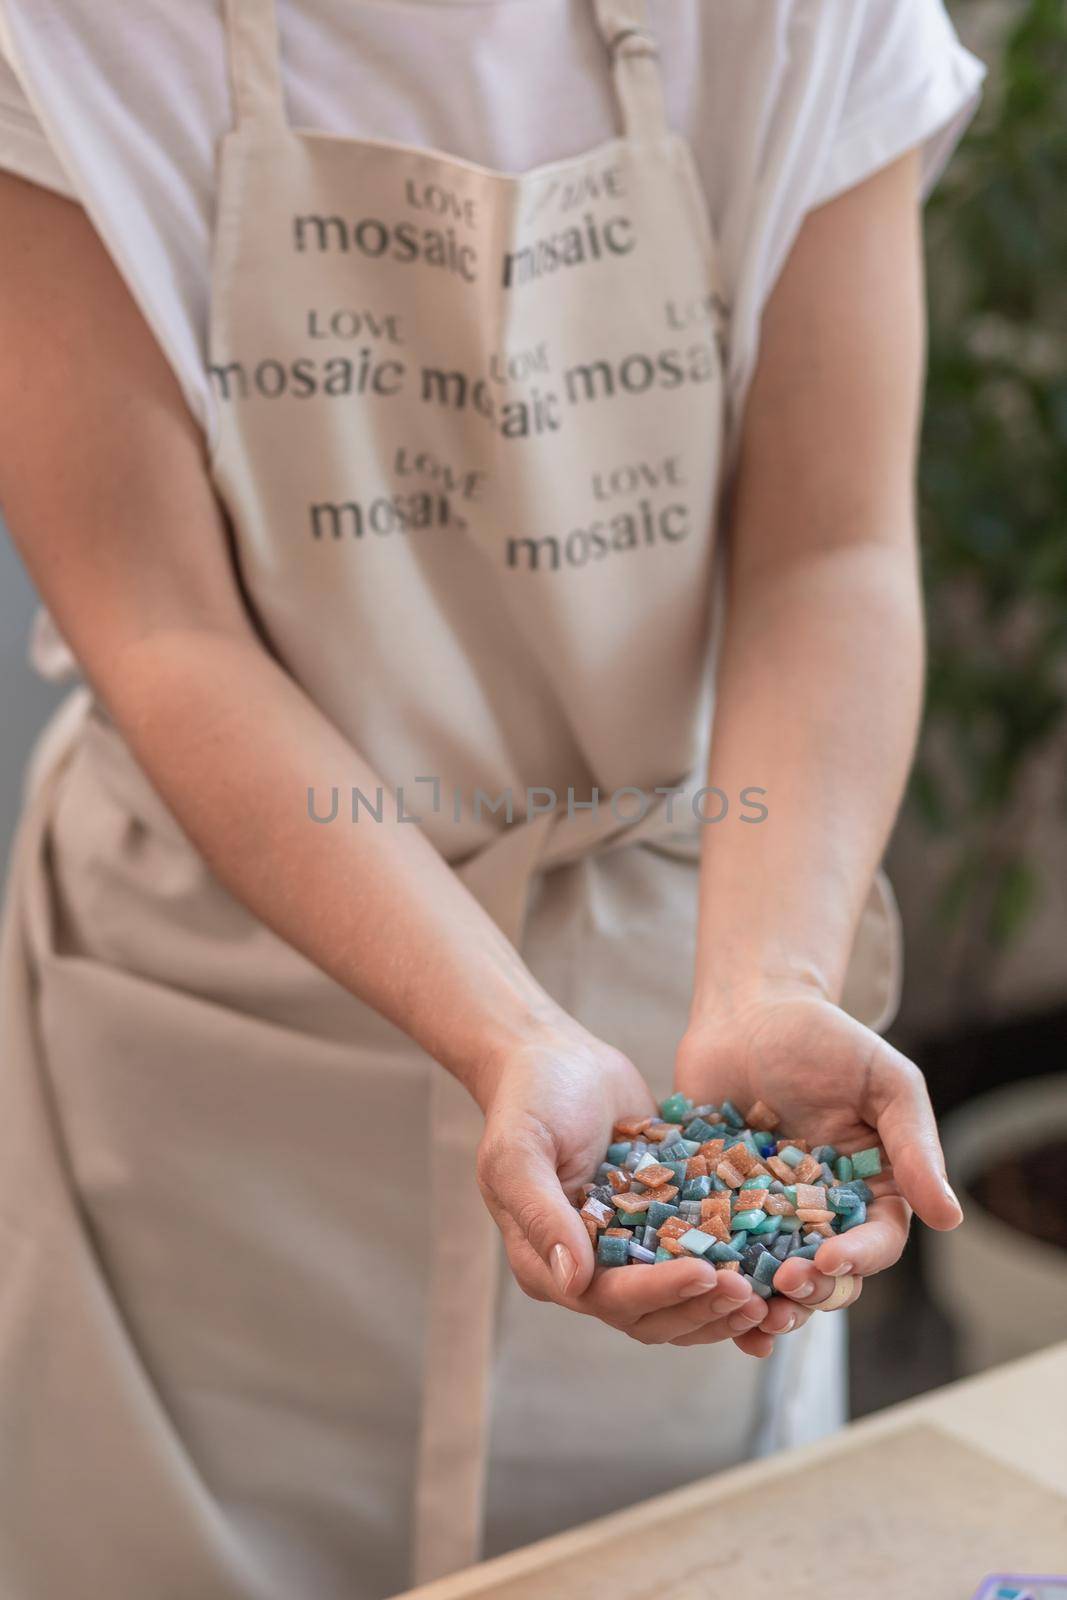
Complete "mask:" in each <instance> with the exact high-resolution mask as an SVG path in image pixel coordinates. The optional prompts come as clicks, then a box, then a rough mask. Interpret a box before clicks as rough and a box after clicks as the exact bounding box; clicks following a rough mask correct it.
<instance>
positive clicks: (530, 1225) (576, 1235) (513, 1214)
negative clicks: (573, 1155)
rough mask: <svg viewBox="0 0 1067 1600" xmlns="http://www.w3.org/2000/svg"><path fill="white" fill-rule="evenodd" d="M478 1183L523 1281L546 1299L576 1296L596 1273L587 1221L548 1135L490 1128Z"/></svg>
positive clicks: (481, 1153) (481, 1154) (529, 1291)
mask: <svg viewBox="0 0 1067 1600" xmlns="http://www.w3.org/2000/svg"><path fill="white" fill-rule="evenodd" d="M478 1182H479V1184H480V1185H481V1189H482V1194H483V1195H484V1197H485V1201H486V1204H487V1205H488V1207H489V1209H490V1211H491V1212H492V1214H493V1216H494V1218H495V1219H496V1222H497V1225H498V1226H499V1228H500V1231H501V1232H502V1234H503V1235H504V1242H505V1244H506V1245H507V1250H508V1258H509V1260H510V1262H511V1267H512V1271H513V1272H514V1274H515V1276H516V1278H517V1279H518V1281H519V1285H520V1287H521V1288H522V1289H524V1290H525V1291H526V1293H527V1294H531V1295H534V1296H535V1297H536V1298H537V1299H543V1300H558V1301H564V1300H572V1299H574V1298H575V1297H576V1296H578V1295H580V1294H582V1293H583V1292H584V1290H585V1289H587V1288H588V1286H589V1282H590V1280H591V1278H592V1276H593V1268H594V1265H595V1263H594V1260H593V1249H592V1246H591V1244H590V1241H589V1235H588V1233H587V1231H586V1227H585V1223H584V1222H583V1221H582V1219H581V1217H580V1216H579V1215H578V1212H577V1211H576V1210H575V1208H574V1206H572V1205H571V1203H570V1201H569V1200H568V1199H567V1196H566V1195H565V1194H564V1192H563V1187H562V1185H561V1183H560V1181H559V1176H558V1174H557V1172H556V1164H555V1151H554V1150H553V1149H552V1148H551V1146H550V1141H549V1138H548V1136H547V1130H546V1135H545V1137H544V1138H538V1137H536V1136H533V1135H531V1134H530V1133H529V1132H528V1131H527V1130H523V1132H522V1133H521V1134H518V1135H511V1136H509V1134H508V1132H507V1130H506V1129H499V1130H495V1129H487V1130H486V1136H485V1138H484V1139H483V1140H482V1145H481V1149H480V1150H479V1153H478Z"/></svg>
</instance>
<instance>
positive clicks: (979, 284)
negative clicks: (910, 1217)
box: [852, 0, 1067, 1412]
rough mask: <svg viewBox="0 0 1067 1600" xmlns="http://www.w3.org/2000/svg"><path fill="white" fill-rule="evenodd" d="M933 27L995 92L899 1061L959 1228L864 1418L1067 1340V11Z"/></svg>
mask: <svg viewBox="0 0 1067 1600" xmlns="http://www.w3.org/2000/svg"><path fill="white" fill-rule="evenodd" d="M949 10H950V11H951V13H952V16H953V21H954V22H955V25H956V27H957V29H958V31H959V33H960V35H961V37H962V39H963V42H964V43H965V44H967V45H969V46H970V48H971V49H973V50H974V51H975V52H976V54H978V55H979V56H981V57H982V59H983V60H984V61H986V62H987V63H988V65H989V68H990V75H989V80H988V84H987V91H986V95H985V100H984V104H983V106H982V109H981V111H980V112H979V114H978V117H977V120H976V122H975V124H974V125H973V127H972V129H971V132H970V133H969V135H968V137H967V138H966V139H965V141H964V144H963V146H962V148H961V149H960V151H959V152H958V154H957V155H956V157H955V159H954V161H953V163H952V165H951V166H950V167H949V169H948V172H947V173H946V175H945V177H944V178H943V180H942V183H941V185H940V187H939V188H938V190H937V191H936V192H935V194H934V196H933V197H932V199H931V201H930V204H929V207H928V212H927V230H926V239H927V279H928V297H929V307H930V353H929V384H928V391H927V406H926V420H925V427H924V436H923V453H922V467H921V476H920V505H921V516H922V530H923V560H924V575H925V587H926V600H927V609H928V619H929V679H928V689H927V710H926V719H925V724H924V729H923V736H922V742H921V747H920V751H919V758H918V761H917V763H916V767H915V771H914V775H913V779H912V784H911V789H910V793H909V796H908V802H907V805H906V808H905V811H904V814H903V816H902V818H901V822H900V824H899V826H898V828H897V832H896V835H895V837H894V840H893V845H892V849H891V853H890V861H889V866H890V875H891V877H892V878H893V881H894V884H895V886H896V889H897V894H898V896H899V898H900V902H901V910H902V912H903V916H904V924H905V940H906V981H905V993H904V1004H903V1008H902V1011H901V1014H900V1017H899V1018H898V1021H897V1023H896V1025H895V1027H894V1029H893V1031H892V1034H891V1037H892V1039H893V1042H894V1043H895V1044H897V1045H898V1046H899V1047H900V1048H901V1049H902V1050H904V1051H906V1052H907V1053H908V1054H910V1055H911V1056H912V1057H913V1058H914V1059H916V1060H917V1061H919V1063H920V1064H921V1065H922V1067H923V1068H924V1070H925V1072H926V1074H927V1080H928V1082H929V1085H930V1093H931V1096H932V1098H933V1101H934V1105H935V1108H936V1110H937V1111H938V1114H939V1116H940V1117H941V1119H942V1131H943V1136H944V1139H945V1145H946V1151H947V1153H948V1158H949V1171H950V1175H951V1176H952V1178H953V1181H954V1182H955V1184H956V1187H957V1188H958V1190H959V1191H960V1195H961V1199H962V1200H963V1202H964V1206H965V1209H966V1211H967V1220H966V1222H965V1223H964V1226H963V1227H962V1228H961V1229H960V1230H959V1231H958V1232H957V1233H955V1234H952V1235H947V1236H934V1235H925V1236H923V1235H922V1234H917V1235H916V1236H915V1237H914V1238H913V1241H912V1244H911V1246H910V1247H909V1255H908V1258H907V1260H906V1261H905V1263H904V1264H903V1267H902V1268H901V1269H898V1271H896V1272H892V1273H888V1274H886V1275H885V1276H884V1277H883V1278H882V1279H878V1280H874V1282H873V1283H872V1284H871V1285H870V1286H868V1288H867V1289H865V1291H864V1297H863V1299H862V1300H861V1301H860V1302H859V1305H858V1307H857V1310H856V1311H855V1312H854V1313H853V1317H852V1350H853V1361H852V1389H853V1394H852V1400H853V1409H854V1410H855V1411H856V1412H862V1411H866V1410H870V1409H873V1408H875V1407H877V1406H881V1405H885V1404H887V1403H888V1402H890V1401H892V1400H896V1399H901V1398H904V1397H905V1396H907V1395H909V1394H913V1393H916V1392H918V1391H919V1390H921V1389H925V1388H928V1387H930V1386H931V1385H932V1384H935V1383H940V1382H944V1381H946V1380H947V1379H948V1378H950V1377H953V1376H956V1375H958V1374H960V1373H962V1372H968V1371H976V1370H978V1369H980V1368H982V1367H984V1366H987V1365H990V1364H992V1363H994V1362H997V1361H1002V1360H1007V1359H1009V1358H1010V1357H1012V1356H1014V1355H1020V1354H1023V1353H1024V1352H1025V1351H1027V1350H1031V1349H1036V1348H1039V1347H1040V1346H1041V1345H1044V1344H1048V1343H1051V1342H1052V1341H1053V1340H1055V1339H1058V1338H1064V1337H1067V1231H1065V1219H1067V1074H1065V1072H1064V1058H1065V1056H1067V205H1065V195H1067V6H1065V5H1064V4H1063V0H950V3H949ZM1009 1303H1010V1305H1011V1307H1012V1310H1011V1311H1010V1312H1009V1311H1008V1309H1007V1307H1008V1305H1009Z"/></svg>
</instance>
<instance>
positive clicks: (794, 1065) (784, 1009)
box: [676, 992, 963, 1309]
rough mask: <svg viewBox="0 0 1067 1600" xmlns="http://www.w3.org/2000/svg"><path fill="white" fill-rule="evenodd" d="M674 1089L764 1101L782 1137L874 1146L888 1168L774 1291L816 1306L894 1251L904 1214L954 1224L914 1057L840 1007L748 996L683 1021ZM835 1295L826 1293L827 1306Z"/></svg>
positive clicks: (787, 996)
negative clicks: (844, 1222)
mask: <svg viewBox="0 0 1067 1600" xmlns="http://www.w3.org/2000/svg"><path fill="white" fill-rule="evenodd" d="M676 1084H677V1087H678V1088H679V1089H680V1090H681V1091H682V1092H683V1093H684V1094H687V1095H690V1096H691V1097H692V1098H693V1099H694V1100H695V1101H696V1102H697V1103H698V1104H699V1103H701V1102H703V1101H722V1100H723V1099H727V1098H728V1099H730V1100H732V1101H733V1102H734V1103H735V1105H737V1106H738V1107H739V1108H740V1109H741V1111H742V1112H744V1111H747V1110H748V1108H749V1107H750V1106H751V1105H752V1104H754V1102H755V1101H757V1100H762V1101H764V1103H765V1104H766V1105H768V1106H771V1107H773V1108H774V1110H775V1111H777V1112H778V1114H779V1116H780V1118H781V1124H780V1129H779V1132H780V1134H781V1135H782V1136H783V1137H787V1136H797V1137H799V1138H802V1139H804V1140H806V1141H807V1142H808V1143H809V1144H812V1145H815V1144H832V1145H835V1146H836V1147H837V1148H838V1150H840V1151H842V1152H843V1153H845V1154H848V1153H850V1152H851V1151H854V1150H861V1149H865V1148H866V1147H868V1146H870V1145H873V1144H881V1145H882V1147H883V1149H884V1150H885V1154H886V1156H887V1157H888V1162H889V1166H888V1168H887V1169H886V1170H885V1171H884V1172H883V1173H882V1175H881V1176H880V1177H878V1178H875V1179H871V1180H869V1181H870V1184H871V1188H872V1189H873V1190H874V1191H875V1196H876V1198H875V1199H874V1200H873V1201H872V1203H871V1204H870V1205H869V1206H868V1208H867V1220H866V1221H865V1222H863V1223H861V1224H860V1225H859V1226H858V1227H855V1228H851V1229H850V1230H849V1231H848V1232H847V1233H843V1234H836V1235H835V1236H834V1237H833V1238H832V1239H827V1240H826V1242H825V1244H823V1245H822V1246H821V1247H820V1249H819V1252H818V1254H817V1255H816V1257H815V1260H814V1261H807V1260H801V1261H796V1260H793V1261H787V1262H785V1263H783V1265H782V1266H781V1267H780V1268H779V1269H778V1272H777V1274H776V1275H775V1279H774V1289H775V1292H776V1294H780V1295H785V1296H788V1297H789V1298H790V1299H791V1300H793V1301H794V1302H796V1303H797V1304H798V1305H802V1306H804V1307H806V1308H808V1309H814V1308H816V1307H818V1306H819V1305H820V1304H822V1303H823V1302H825V1301H826V1300H828V1299H829V1298H830V1297H831V1295H832V1294H834V1292H835V1291H836V1290H837V1289H838V1286H839V1281H840V1280H841V1279H842V1278H847V1279H849V1280H851V1282H850V1292H849V1294H848V1296H847V1298H845V1297H841V1296H838V1297H837V1298H838V1299H840V1301H841V1304H842V1306H843V1305H847V1304H851V1303H852V1301H853V1300H855V1299H856V1298H857V1297H858V1295H859V1293H860V1290H861V1288H862V1280H863V1278H865V1277H869V1276H871V1275H872V1274H873V1273H876V1272H881V1271H883V1270H884V1269H885V1268H886V1267H889V1266H892V1264H893V1263H894V1262H895V1261H896V1260H897V1259H898V1258H899V1256H900V1254H901V1252H902V1251H903V1249H904V1246H905V1244H906V1242H907V1237H908V1228H909V1225H910V1221H911V1213H912V1211H913V1210H914V1211H915V1212H916V1213H917V1214H918V1216H919V1217H921V1219H922V1220H923V1222H925V1223H927V1224H928V1225H929V1226H930V1227H932V1228H937V1229H949V1228H955V1227H956V1226H958V1224H959V1223H960V1222H961V1221H962V1217H963V1214H962V1211H961V1209H960V1204H959V1201H958V1200H957V1199H956V1196H955V1195H954V1193H953V1192H952V1189H951V1188H950V1187H949V1183H948V1180H947V1178H946V1176H945V1159H944V1155H943V1153H942V1150H941V1141H940V1139H939V1138H938V1133H937V1124H936V1122H935V1120H934V1114H933V1110H932V1108H931V1105H930V1097H929V1095H928V1093H927V1090H926V1082H925V1080H924V1078H923V1076H922V1073H921V1072H920V1071H919V1069H918V1067H916V1066H915V1065H914V1063H913V1062H911V1061H909V1060H908V1059H907V1057H906V1056H903V1055H901V1053H900V1051H899V1050H895V1049H894V1048H893V1047H892V1045H890V1044H888V1043H887V1042H886V1041H885V1040H884V1039H882V1038H881V1037H880V1036H879V1035H878V1034H876V1033H873V1032H872V1031H871V1030H870V1029H869V1028H865V1027H864V1026H863V1024H862V1023H860V1022H857V1021H856V1020H855V1019H854V1018H853V1017H850V1016H849V1015H848V1014H847V1012H845V1011H842V1010H841V1008H840V1007H839V1006H835V1005H833V1004H832V1003H831V1002H830V1001H829V1000H826V999H824V998H822V997H821V996H819V995H816V994H813V993H808V992H800V993H783V994H781V995H778V996H776V997H772V998H764V999H760V1000H758V1001H753V1002H752V1003H751V1004H747V1005H742V1006H739V1007H737V1008H736V1009H733V1010H730V1011H728V1012H727V1011H724V1012H723V1013H722V1014H721V1015H718V1016H709V1017H707V1018H705V1019H703V1020H700V1021H697V1022H695V1023H693V1024H692V1025H691V1026H690V1028H689V1031H688V1032H687V1034H686V1036H685V1038H684V1039H683V1041H682V1044H681V1046H680V1047H679V1051H678V1057H677V1062H676ZM836 1303H837V1301H836V1300H835V1305H836Z"/></svg>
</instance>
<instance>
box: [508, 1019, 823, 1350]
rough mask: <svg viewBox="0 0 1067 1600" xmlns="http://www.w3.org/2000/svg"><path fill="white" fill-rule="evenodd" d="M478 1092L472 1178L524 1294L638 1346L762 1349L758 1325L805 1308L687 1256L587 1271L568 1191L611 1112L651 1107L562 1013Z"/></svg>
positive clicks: (589, 1165) (595, 1155) (779, 1324)
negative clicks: (773, 1300) (480, 1129)
mask: <svg viewBox="0 0 1067 1600" xmlns="http://www.w3.org/2000/svg"><path fill="white" fill-rule="evenodd" d="M479 1099H480V1101H481V1103H482V1105H483V1107H484V1109H485V1112H486V1124H485V1133H484V1136H483V1138H482V1143H481V1149H480V1150H479V1154H478V1181H479V1184H480V1185H481V1190H482V1194H483V1195H484V1197H485V1202H486V1205H487V1206H488V1207H489V1210H490V1212H491V1213H492V1215H493V1217H494V1219H495V1221H496V1222H497V1224H498V1226H499V1228H500V1231H501V1233H502V1234H503V1236H504V1243H505V1246H506V1248H507V1253H508V1260H509V1262H510V1264H511V1270H512V1272H513V1273H514V1274H515V1277H516V1279H517V1280H518V1283H519V1286H520V1287H521V1288H522V1289H523V1290H524V1291H525V1293H526V1294H528V1295H530V1296H531V1297H532V1298H533V1299H535V1300H552V1301H555V1302H556V1304H557V1305H561V1306H566V1307H568V1308H569V1309H570V1310H572V1311H581V1312H584V1313H585V1314H586V1315H588V1316H593V1317H599V1318H600V1320H601V1321H602V1322H606V1323H608V1324H610V1325H611V1326H612V1327H615V1328H618V1329H620V1330H621V1331H622V1332H623V1333H625V1334H627V1335H628V1336H629V1337H630V1338H631V1339H637V1340H639V1341H640V1342H641V1343H642V1344H680V1345H694V1344H715V1343H717V1342H719V1341H720V1340H724V1339H730V1338H734V1337H737V1338H738V1340H739V1342H740V1345H741V1348H742V1349H745V1350H747V1351H748V1353H749V1354H752V1355H764V1354H767V1353H769V1351H770V1349H771V1347H772V1342H773V1341H772V1340H771V1339H770V1338H769V1337H768V1335H767V1334H766V1333H765V1332H763V1327H762V1325H764V1324H766V1323H767V1322H768V1321H769V1322H770V1323H771V1326H772V1328H773V1330H774V1331H777V1332H782V1331H784V1330H785V1324H786V1323H787V1322H788V1321H789V1318H790V1317H797V1318H798V1319H799V1318H800V1317H801V1316H802V1315H803V1313H801V1312H800V1311H799V1309H798V1308H796V1307H793V1306H790V1305H788V1304H787V1303H782V1304H781V1305H779V1306H776V1307H774V1308H773V1309H772V1310H771V1311H768V1307H767V1305H766V1303H765V1302H764V1301H763V1300H761V1299H760V1298H759V1297H758V1296H757V1295H755V1294H754V1293H753V1291H752V1290H751V1288H750V1287H749V1285H748V1283H747V1282H746V1280H745V1279H744V1278H742V1277H741V1276H740V1274H738V1273H736V1272H720V1273H716V1272H715V1270H714V1269H713V1268H712V1267H711V1265H710V1264H708V1263H706V1262H704V1261H700V1260H696V1259H693V1260H683V1259H679V1260H677V1261H664V1262H657V1263H656V1265H655V1266H649V1265H646V1266H628V1267H626V1268H625V1269H624V1270H611V1271H601V1272H596V1273H595V1274H594V1268H595V1259H594V1254H593V1248H592V1245H591V1243H590V1240H589V1236H588V1234H587V1232H586V1229H585V1225H584V1223H583V1222H582V1220H581V1218H580V1217H579V1215H578V1212H577V1211H576V1210H575V1208H574V1205H573V1203H572V1201H573V1197H574V1195H576V1194H577V1191H578V1188H579V1186H580V1185H581V1184H582V1183H585V1182H588V1181H589V1180H590V1179H591V1178H592V1175H593V1173H594V1172H595V1171H596V1169H597V1167H598V1166H599V1164H600V1162H601V1161H602V1160H603V1158H604V1151H605V1150H606V1149H607V1147H608V1145H609V1144H610V1143H611V1130H612V1125H613V1123H614V1122H615V1121H616V1119H617V1118H619V1117H626V1116H631V1117H632V1116H642V1115H651V1114H653V1113H654V1112H655V1110H656V1106H655V1103H654V1101H653V1099H652V1096H651V1094H650V1093H649V1090H648V1087H647V1085H646V1084H645V1082H644V1080H643V1078H642V1077H641V1075H640V1073H639V1072H638V1071H637V1069H636V1067H635V1066H634V1065H633V1063H632V1062H631V1061H629V1060H628V1059H627V1057H626V1056H624V1055H623V1054H622V1053H621V1052H620V1051H618V1050H615V1049H613V1048H612V1047H611V1046H610V1045H606V1044H604V1043H602V1042H601V1041H600V1040H599V1039H596V1038H594V1037H593V1036H592V1035H591V1034H589V1033H587V1032H586V1031H585V1030H584V1029H583V1028H581V1027H580V1026H579V1025H578V1024H577V1023H573V1022H571V1021H570V1020H569V1019H562V1020H561V1021H560V1023H559V1024H558V1025H557V1026H551V1027H545V1028H542V1029H540V1030H539V1032H538V1035H537V1038H536V1040H534V1041H533V1042H529V1043H524V1044H522V1045H518V1046H515V1047H513V1048H512V1050H511V1051H510V1052H509V1054H508V1056H507V1058H506V1059H505V1060H504V1062H503V1063H502V1065H501V1067H500V1069H499V1070H498V1071H497V1072H496V1073H495V1075H494V1081H493V1084H492V1087H491V1088H490V1089H489V1090H488V1092H485V1091H482V1092H480V1093H479ZM757 1330H758V1331H757Z"/></svg>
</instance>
